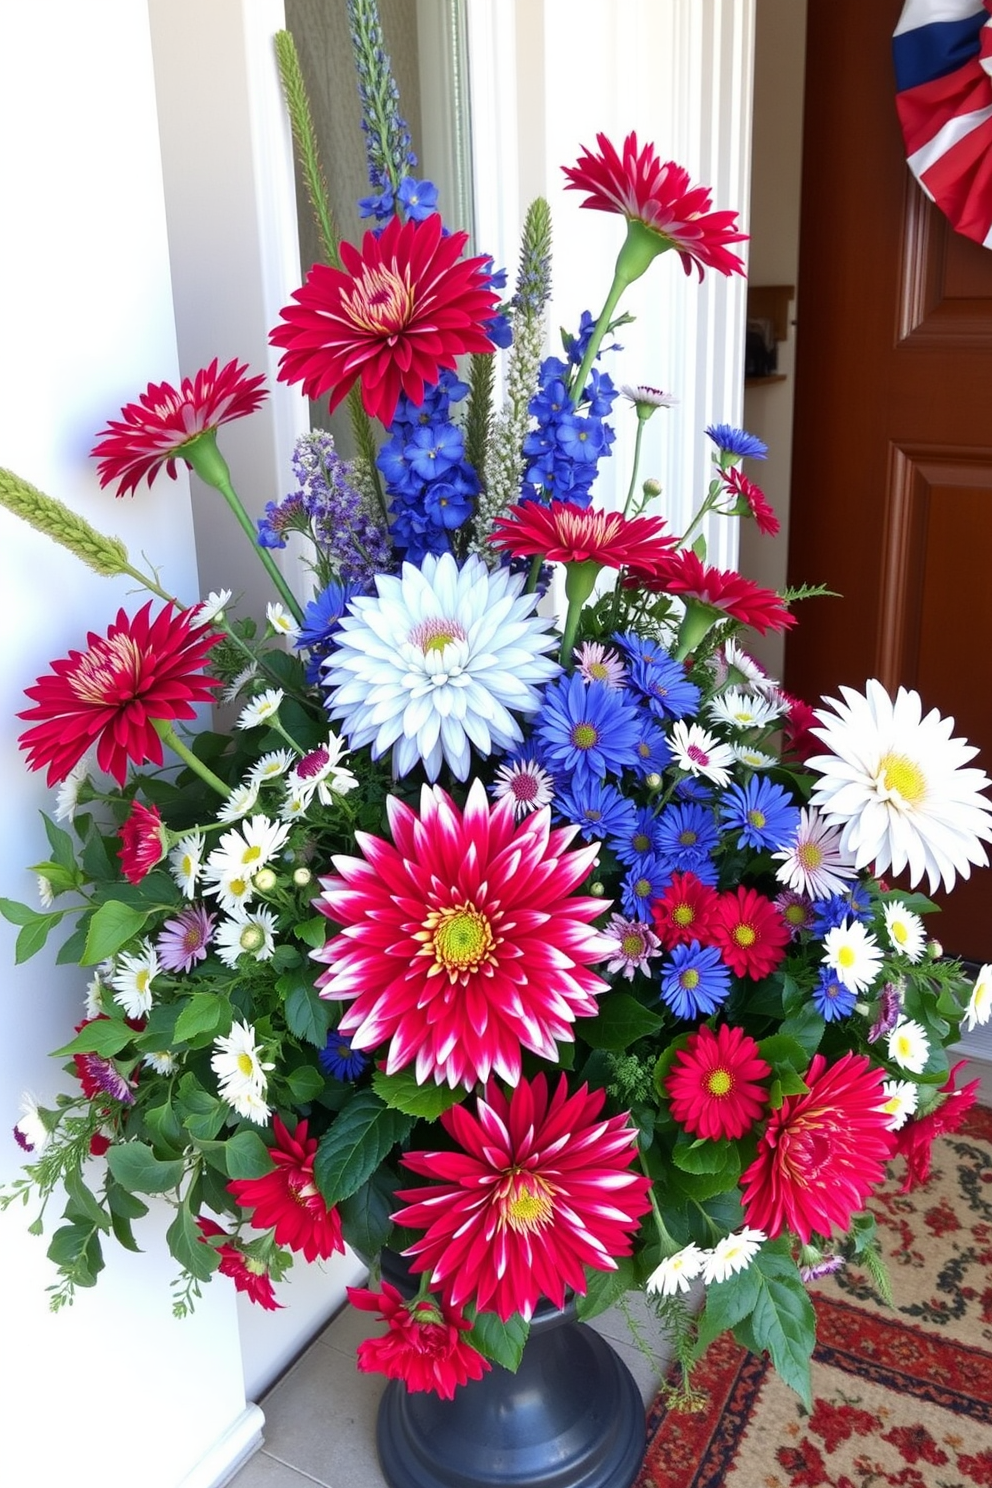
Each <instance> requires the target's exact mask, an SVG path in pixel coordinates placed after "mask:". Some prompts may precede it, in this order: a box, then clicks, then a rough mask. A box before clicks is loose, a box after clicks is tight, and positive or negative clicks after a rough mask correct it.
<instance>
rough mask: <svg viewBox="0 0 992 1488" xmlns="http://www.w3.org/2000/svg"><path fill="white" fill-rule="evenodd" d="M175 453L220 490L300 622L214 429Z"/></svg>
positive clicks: (293, 598)
mask: <svg viewBox="0 0 992 1488" xmlns="http://www.w3.org/2000/svg"><path fill="white" fill-rule="evenodd" d="M176 453H177V454H181V455H182V458H183V459H184V460H187V461H188V462H189V464H190V465H192V467H193V469H194V470H195V471H196V473H197V475H198V476H199V477H200V479H201V480H202V481H205V482H206V484H207V485H208V486H213V488H214V490H216V491H219V492H220V494H221V495H222V496H223V498H224V500H225V501H226V502H227V504H228V506H229V507H230V508H231V511H232V512H233V513H234V515H235V517H236V518H237V520H238V523H239V525H240V526H241V527H242V529H243V530H244V533H245V536H246V537H247V538H248V541H249V542H250V543H251V546H252V551H253V552H254V553H255V556H256V557H257V558H258V559H259V561H260V562H261V564H262V567H263V568H264V569H265V571H266V573H267V574H268V575H269V578H270V579H271V580H272V582H273V584H274V585H275V587H276V589H277V591H278V593H279V596H280V598H281V599H282V600H283V601H284V602H285V605H286V608H287V609H288V610H289V612H290V614H291V615H292V616H293V618H294V620H296V622H297V624H302V621H303V611H302V609H301V608H300V605H299V602H298V601H297V599H296V596H295V594H294V593H293V591H292V590H291V589H290V587H289V585H288V584H287V583H286V580H285V578H284V577H283V575H282V573H281V572H280V570H279V566H278V564H277V563H276V561H275V559H274V558H273V556H272V554H271V553H270V552H269V550H268V548H263V547H261V546H260V545H259V542H258V533H257V532H256V530H255V525H254V523H253V522H252V520H251V517H249V515H248V513H247V512H246V511H245V509H244V507H243V506H242V504H241V499H240V497H239V496H238V494H237V492H236V491H235V489H234V487H233V485H232V484H231V472H230V470H229V469H228V466H227V461H226V460H225V459H224V456H223V455H222V454H221V452H220V450H219V449H218V448H217V432H216V430H215V429H207V430H205V431H204V433H202V434H198V435H197V436H196V438H195V439H191V440H190V442H189V444H184V445H183V446H182V448H181V449H180V450H177V451H176Z"/></svg>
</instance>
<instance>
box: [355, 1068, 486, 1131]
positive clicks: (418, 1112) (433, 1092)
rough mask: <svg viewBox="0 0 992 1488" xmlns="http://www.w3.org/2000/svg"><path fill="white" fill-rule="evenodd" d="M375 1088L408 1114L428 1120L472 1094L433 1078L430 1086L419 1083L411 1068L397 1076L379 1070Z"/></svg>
mask: <svg viewBox="0 0 992 1488" xmlns="http://www.w3.org/2000/svg"><path fill="white" fill-rule="evenodd" d="M372 1089H373V1090H374V1091H375V1093H376V1095H377V1096H379V1097H380V1099H381V1100H383V1101H384V1102H385V1104H386V1105H387V1106H394V1107H395V1109H396V1110H397V1111H405V1112H406V1114H407V1115H408V1116H421V1117H423V1118H424V1119H425V1120H427V1121H434V1120H436V1118H437V1117H438V1116H440V1115H441V1113H442V1112H443V1111H448V1110H450V1109H451V1107H452V1106H457V1105H458V1103H459V1102H460V1101H463V1100H464V1099H465V1097H466V1095H468V1091H467V1090H465V1089H464V1087H463V1086H461V1085H459V1086H458V1087H457V1088H456V1089H455V1090H452V1089H451V1088H450V1086H448V1085H435V1084H434V1082H433V1080H432V1081H431V1083H430V1084H429V1085H418V1083H417V1077H416V1075H414V1074H413V1073H412V1072H411V1071H410V1070H400V1071H399V1073H398V1074H395V1075H387V1074H384V1073H383V1071H382V1070H376V1071H375V1073H374V1074H373V1076H372Z"/></svg>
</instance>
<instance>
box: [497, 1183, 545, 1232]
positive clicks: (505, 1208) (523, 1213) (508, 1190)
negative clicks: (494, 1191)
mask: <svg viewBox="0 0 992 1488" xmlns="http://www.w3.org/2000/svg"><path fill="white" fill-rule="evenodd" d="M554 1212H555V1206H554V1189H553V1188H552V1187H551V1185H550V1184H549V1183H547V1182H546V1181H545V1180H544V1179H543V1178H539V1177H538V1176H537V1174H536V1173H521V1172H520V1171H519V1169H517V1170H514V1171H513V1172H511V1173H508V1174H507V1176H506V1180H505V1182H504V1184H503V1185H502V1186H501V1190H500V1193H499V1217H500V1221H501V1223H502V1224H504V1225H509V1227H510V1229H511V1230H516V1231H517V1233H518V1234H526V1233H527V1231H528V1230H538V1229H541V1228H542V1227H543V1226H544V1225H546V1224H550V1222H551V1220H552V1219H553V1217H554Z"/></svg>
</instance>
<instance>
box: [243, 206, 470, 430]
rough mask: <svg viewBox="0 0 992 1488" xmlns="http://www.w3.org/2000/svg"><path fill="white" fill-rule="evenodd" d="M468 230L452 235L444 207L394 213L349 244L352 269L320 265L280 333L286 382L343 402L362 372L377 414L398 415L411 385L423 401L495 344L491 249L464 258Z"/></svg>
mask: <svg viewBox="0 0 992 1488" xmlns="http://www.w3.org/2000/svg"><path fill="white" fill-rule="evenodd" d="M467 241H468V234H467V233H463V232H454V233H451V234H449V236H447V237H443V236H442V231H441V218H440V217H439V216H438V214H437V213H436V212H432V213H431V215H430V216H429V217H427V218H425V219H424V220H423V221H422V222H416V221H413V220H412V219H411V220H410V221H408V222H402V223H401V222H400V219H399V218H398V217H391V218H390V219H389V221H388V222H387V224H386V226H385V227H384V228H383V229H382V232H381V233H380V234H379V235H378V236H377V235H376V234H375V233H374V232H367V233H366V234H365V237H364V238H363V240H362V246H361V250H360V251H359V249H357V248H355V247H353V246H352V244H350V243H342V244H341V261H342V263H343V264H344V270H342V269H332V268H328V267H327V265H326V264H314V266H313V268H312V269H311V270H310V272H309V274H308V275H307V278H306V283H305V284H304V285H303V288H302V289H298V290H297V291H296V293H295V294H294V295H293V299H294V300H295V301H296V302H297V303H296V304H295V305H288V306H287V307H286V309H285V310H283V311H281V315H282V319H283V320H284V321H285V322H286V323H285V324H284V325H280V326H277V327H276V329H275V330H274V331H273V332H272V334H271V337H270V340H271V341H272V344H273V346H282V347H284V348H285V351H284V354H283V356H282V358H281V360H280V363H279V377H280V379H281V380H282V381H283V382H301V383H302V384H303V391H304V392H305V393H306V394H307V395H308V397H310V398H320V397H322V396H323V394H324V393H329V394H330V399H331V408H335V407H336V406H337V404H338V403H340V402H341V399H342V398H343V397H344V396H345V394H346V393H347V392H348V390H349V389H350V388H351V387H352V385H353V384H354V383H355V382H356V381H360V383H361V389H362V403H363V404H364V405H365V411H366V413H368V414H369V415H370V416H371V417H372V418H378V419H381V421H382V422H383V423H384V424H390V423H392V419H393V414H394V413H395V411H396V401H397V399H398V397H399V395H400V393H401V392H404V393H406V395H407V397H409V398H410V399H411V400H412V401H413V402H414V403H420V402H421V401H422V400H423V396H424V384H425V383H436V382H437V379H438V374H439V372H440V370H441V368H442V367H450V368H454V366H455V363H456V358H457V357H459V356H460V355H461V354H462V353H463V352H466V351H472V352H486V351H492V349H493V343H492V341H491V340H490V338H489V336H488V334H487V332H486V329H485V326H486V322H487V321H488V320H490V319H491V318H492V316H493V315H494V313H495V311H496V306H497V302H498V297H497V295H496V294H495V293H494V292H493V290H492V288H491V286H490V282H489V273H488V265H489V260H488V259H486V258H466V259H463V258H462V256H461V254H462V249H463V248H464V247H465V244H466V242H467Z"/></svg>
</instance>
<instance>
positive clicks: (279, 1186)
mask: <svg viewBox="0 0 992 1488" xmlns="http://www.w3.org/2000/svg"><path fill="white" fill-rule="evenodd" d="M272 1130H273V1132H274V1134H275V1139H276V1145H275V1146H274V1147H270V1148H269V1156H270V1157H271V1159H272V1161H273V1162H274V1163H275V1165H276V1166H275V1171H274V1172H272V1173H265V1174H263V1176H262V1177H261V1178H238V1179H236V1180H235V1181H234V1182H233V1183H229V1184H228V1185H227V1191H228V1193H231V1194H233V1195H234V1197H235V1198H236V1199H237V1201H238V1203H239V1204H240V1205H241V1207H242V1209H252V1210H253V1211H254V1213H253V1214H252V1217H251V1222H252V1224H253V1225H254V1227H255V1228H256V1229H257V1230H267V1229H274V1230H275V1233H276V1244H277V1245H288V1246H289V1248H290V1250H297V1251H300V1250H301V1251H302V1252H303V1254H304V1256H305V1257H306V1259H307V1260H308V1261H315V1260H317V1259H318V1257H319V1258H320V1259H321V1260H322V1261H326V1260H327V1259H328V1257H329V1256H332V1255H333V1254H334V1252H335V1251H342V1252H343V1251H344V1240H343V1239H342V1236H341V1221H340V1219H339V1218H338V1212H337V1210H336V1209H329V1208H328V1206H327V1204H326V1203H325V1202H324V1198H323V1195H322V1194H321V1193H320V1190H319V1189H318V1188H317V1185H316V1183H315V1182H314V1176H313V1158H314V1153H315V1152H316V1151H317V1138H316V1137H308V1136H307V1123H306V1122H305V1121H300V1122H298V1123H297V1126H296V1130H295V1131H294V1132H293V1133H290V1132H289V1130H288V1129H287V1128H286V1127H285V1126H284V1125H283V1123H282V1122H281V1121H280V1119H279V1117H278V1116H273V1118H272Z"/></svg>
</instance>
